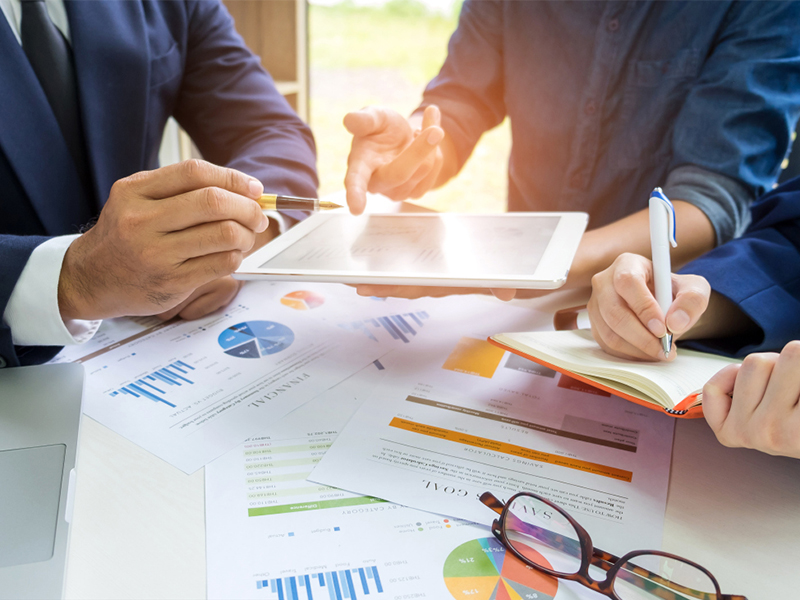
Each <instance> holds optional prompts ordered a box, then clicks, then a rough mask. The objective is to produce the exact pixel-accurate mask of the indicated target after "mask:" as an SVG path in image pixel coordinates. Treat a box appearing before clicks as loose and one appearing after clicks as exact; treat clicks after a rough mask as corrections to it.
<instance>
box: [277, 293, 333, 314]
mask: <svg viewBox="0 0 800 600" xmlns="http://www.w3.org/2000/svg"><path fill="white" fill-rule="evenodd" d="M281 304H283V305H284V306H288V307H289V308H293V309H295V310H311V309H313V308H317V307H319V306H322V305H323V304H325V298H323V297H322V296H320V295H319V294H315V293H314V292H309V291H307V290H298V291H296V292H292V293H291V294H286V295H285V296H284V297H283V298H281Z"/></svg>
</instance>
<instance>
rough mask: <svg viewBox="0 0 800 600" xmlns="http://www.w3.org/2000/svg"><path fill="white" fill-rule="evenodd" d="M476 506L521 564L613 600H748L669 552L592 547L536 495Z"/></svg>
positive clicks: (559, 512) (561, 513)
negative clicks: (489, 515)
mask: <svg viewBox="0 0 800 600" xmlns="http://www.w3.org/2000/svg"><path fill="white" fill-rule="evenodd" d="M481 502H483V503H484V504H485V505H486V506H488V507H489V508H491V509H492V510H493V511H495V512H496V513H498V514H499V515H500V518H499V519H497V520H495V521H494V523H493V524H492V532H493V533H494V535H495V536H496V537H497V538H498V539H499V540H500V541H501V542H502V543H503V545H504V546H505V547H506V548H507V549H508V550H510V551H511V552H512V553H513V554H514V555H515V556H516V557H517V558H519V559H520V560H521V561H522V562H524V563H525V564H526V565H529V566H530V567H532V568H534V569H536V570H537V571H541V572H542V573H545V574H546V575H550V576H551V577H557V578H559V579H566V580H569V581H577V582H579V583H580V584H582V585H584V586H586V587H588V588H589V589H592V590H594V591H596V592H599V593H601V594H604V595H605V596H607V597H608V598H612V599H613V600H656V599H658V600H747V598H745V597H744V596H733V595H729V594H723V593H721V592H720V589H719V583H717V580H716V579H714V576H713V575H712V574H711V573H709V572H708V570H707V569H705V568H703V567H701V566H700V565H698V564H696V563H693V562H692V561H690V560H687V559H685V558H681V557H679V556H675V555H674V554H668V553H666V552H660V551H658V550H637V551H635V552H629V553H628V554H626V555H625V556H623V557H622V558H618V557H616V556H614V555H613V554H609V553H608V552H605V551H604V550H600V549H599V548H595V547H594V546H593V545H592V538H590V537H589V534H588V533H587V532H586V530H585V529H584V528H583V527H581V526H580V525H579V524H578V522H577V521H575V519H573V518H572V517H571V516H570V515H568V514H567V513H566V512H565V511H564V510H563V509H562V508H560V507H559V506H557V505H555V504H553V503H552V502H550V501H549V500H547V499H546V498H543V497H541V496H538V495H536V494H530V493H527V492H523V493H521V494H517V495H515V496H512V497H511V499H510V500H509V501H508V502H507V503H506V504H505V505H503V503H502V502H501V501H500V500H498V499H497V498H495V496H493V495H492V494H491V493H490V492H486V493H484V494H483V495H482V496H481ZM590 567H595V568H599V569H602V570H603V571H605V576H606V577H605V579H604V580H596V579H593V578H592V577H591V576H590V574H589V568H590ZM595 572H597V571H596V570H595Z"/></svg>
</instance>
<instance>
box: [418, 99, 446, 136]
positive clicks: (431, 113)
mask: <svg viewBox="0 0 800 600" xmlns="http://www.w3.org/2000/svg"><path fill="white" fill-rule="evenodd" d="M441 124H442V113H441V112H440V111H439V107H438V106H436V105H435V104H431V105H429V106H426V107H425V111H424V112H423V113H422V130H423V131H424V130H426V129H427V128H428V127H433V126H436V127H439V126H440V125H441Z"/></svg>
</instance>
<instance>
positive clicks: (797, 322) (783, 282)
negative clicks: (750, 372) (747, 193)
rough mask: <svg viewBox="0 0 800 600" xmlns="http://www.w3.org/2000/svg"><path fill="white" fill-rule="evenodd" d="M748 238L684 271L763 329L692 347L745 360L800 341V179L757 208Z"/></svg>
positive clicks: (754, 206)
mask: <svg viewBox="0 0 800 600" xmlns="http://www.w3.org/2000/svg"><path fill="white" fill-rule="evenodd" d="M752 214H753V222H752V223H751V225H750V227H749V228H748V229H747V231H746V232H745V234H744V235H743V236H742V237H741V238H739V239H736V240H733V241H732V242H728V243H727V244H723V245H722V246H720V247H718V248H716V249H714V250H712V251H711V252H709V253H708V254H704V255H703V256H701V257H700V258H698V259H697V260H695V261H692V262H691V263H689V264H688V265H686V266H685V267H684V268H683V269H681V272H682V273H695V274H697V275H702V276H703V277H705V278H706V279H708V281H709V283H710V284H711V288H712V289H713V290H714V291H716V292H719V293H720V294H722V295H723V296H726V297H727V298H729V299H730V300H731V301H733V302H734V303H735V304H736V305H737V306H738V307H739V308H740V309H741V310H742V311H743V312H744V313H745V314H746V315H747V316H749V317H750V319H752V321H753V322H754V323H755V324H756V325H758V327H759V328H760V330H761V331H760V334H759V335H758V336H756V337H755V338H752V339H747V338H726V339H720V340H704V341H701V342H693V343H691V344H687V345H690V346H691V347H694V348H698V349H700V350H706V351H710V352H720V353H725V354H731V355H735V356H746V355H747V354H749V353H751V352H759V351H780V350H781V348H782V347H783V346H784V345H785V344H786V343H787V342H789V341H791V340H797V339H800V177H798V178H795V179H792V180H791V181H787V182H786V183H784V184H783V185H781V186H780V187H779V188H777V189H775V190H773V191H772V192H770V193H768V194H766V195H764V196H763V197H762V198H761V199H760V200H758V201H757V202H756V203H755V204H754V205H753V207H752Z"/></svg>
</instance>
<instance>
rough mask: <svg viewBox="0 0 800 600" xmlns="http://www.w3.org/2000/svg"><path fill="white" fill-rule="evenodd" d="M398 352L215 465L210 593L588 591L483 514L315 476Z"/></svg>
mask: <svg viewBox="0 0 800 600" xmlns="http://www.w3.org/2000/svg"><path fill="white" fill-rule="evenodd" d="M394 358H395V353H392V354H391V355H390V356H389V357H388V360H387V361H386V363H387V364H386V365H385V367H386V368H385V370H384V371H380V370H378V369H376V368H374V367H373V366H372V365H370V366H369V367H367V368H366V369H364V370H362V371H361V372H360V373H358V374H356V375H354V376H353V377H351V378H350V379H348V380H346V381H344V382H343V383H341V384H339V385H338V386H336V387H335V388H333V389H332V390H330V391H328V392H326V393H325V394H323V395H322V396H320V397H318V398H316V399H315V400H313V401H311V402H309V403H308V404H305V405H304V406H302V407H301V408H299V409H297V410H296V411H294V412H293V413H291V414H290V415H288V416H286V417H284V418H283V419H282V420H281V421H280V422H279V423H278V424H276V427H274V428H273V432H272V433H270V434H269V435H262V436H258V437H255V438H252V439H250V440H248V441H247V442H246V443H244V444H242V445H241V446H239V447H237V448H236V449H235V450H233V451H231V452H229V453H228V454H226V455H224V456H222V457H220V458H219V459H217V460H215V461H214V462H212V463H211V464H209V465H207V466H206V471H205V474H206V544H207V574H208V597H209V599H210V600H226V599H231V600H233V599H237V600H238V599H253V600H255V599H260V600H350V599H353V600H356V599H362V600H363V599H366V600H369V599H370V598H375V599H376V600H381V599H385V600H389V599H392V600H394V599H397V598H403V599H428V600H445V599H447V598H457V599H463V598H472V599H474V600H492V599H493V600H501V599H507V600H510V599H520V598H524V599H526V600H528V599H535V600H551V599H552V598H557V599H558V600H570V599H576V598H589V597H590V595H591V594H593V592H587V591H586V589H585V588H581V587H580V586H579V585H576V584H574V583H570V582H563V581H557V580H555V579H552V578H549V577H546V576H543V575H541V574H539V573H537V572H536V571H534V570H531V569H529V568H527V567H526V566H525V565H523V564H522V563H521V562H520V561H518V560H517V559H516V558H515V557H514V556H513V555H512V554H511V553H510V552H506V550H505V548H504V547H503V546H502V544H500V542H498V541H497V539H496V538H495V537H494V536H493V535H492V533H491V532H490V530H489V528H488V527H487V526H485V525H475V524H472V523H468V522H466V521H462V520H459V519H453V518H450V517H444V516H437V515H433V514H430V513H426V512H422V511H418V510H414V509H411V508H406V507H403V506H400V505H398V504H392V503H389V502H384V501H381V500H378V499H377V498H373V497H368V496H361V495H358V494H352V493H349V492H345V491H342V490H338V489H335V488H331V487H328V486H325V485H319V484H313V483H310V482H308V481H306V476H307V475H308V473H310V472H311V469H312V468H313V466H314V465H315V464H316V463H317V462H319V460H320V458H321V457H322V456H323V455H324V453H325V451H326V449H327V448H328V447H329V446H330V445H331V443H332V442H333V440H334V439H335V438H336V435H337V433H338V431H339V430H340V429H341V428H342V427H343V426H344V424H345V423H346V421H347V419H348V418H349V417H350V415H351V413H352V411H354V410H356V409H357V408H358V406H359V403H360V401H361V400H362V399H363V398H364V397H366V396H369V394H370V393H371V391H372V390H373V389H374V387H375V385H377V384H378V382H379V381H380V377H381V376H382V374H383V373H385V372H386V371H389V372H391V371H392V369H393V367H394V366H395V363H394ZM278 425H279V426H278ZM493 515H494V513H493V512H492V511H490V510H488V509H486V514H485V515H484V519H483V522H484V523H486V524H488V523H490V522H491V520H492V518H493Z"/></svg>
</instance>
